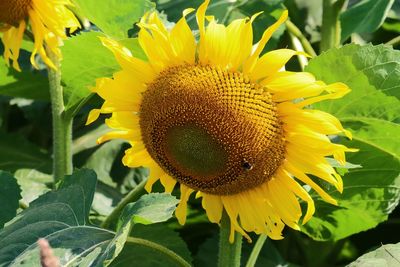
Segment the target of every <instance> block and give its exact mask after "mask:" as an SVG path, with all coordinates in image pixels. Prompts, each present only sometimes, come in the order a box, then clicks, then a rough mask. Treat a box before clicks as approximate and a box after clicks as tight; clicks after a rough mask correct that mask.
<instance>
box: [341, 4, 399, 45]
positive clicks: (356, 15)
mask: <svg viewBox="0 0 400 267" xmlns="http://www.w3.org/2000/svg"><path fill="white" fill-rule="evenodd" d="M393 3H394V0H363V1H360V2H359V3H357V4H356V5H354V6H352V7H351V8H349V9H348V10H346V11H345V12H343V14H342V15H341V16H340V22H341V27H342V32H341V34H342V37H341V39H342V41H346V39H347V38H348V37H349V36H350V35H351V34H352V33H371V32H374V31H375V30H376V29H378V28H379V26H381V25H382V23H383V21H384V20H385V18H386V16H387V15H388V12H389V10H390V8H391V7H392V5H393Z"/></svg>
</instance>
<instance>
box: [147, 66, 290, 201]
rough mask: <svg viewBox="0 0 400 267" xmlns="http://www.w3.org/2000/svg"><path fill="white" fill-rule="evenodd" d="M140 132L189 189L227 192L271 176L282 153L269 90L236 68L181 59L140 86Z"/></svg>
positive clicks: (151, 151) (163, 164)
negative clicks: (223, 68) (232, 69)
mask: <svg viewBox="0 0 400 267" xmlns="http://www.w3.org/2000/svg"><path fill="white" fill-rule="evenodd" d="M140 128H141V133H142V139H143V142H144V144H145V146H146V149H147V150H148V152H149V154H150V155H151V157H152V158H153V159H154V160H155V161H156V162H157V163H158V164H159V165H160V166H161V167H162V168H163V169H164V171H165V172H167V173H168V174H169V175H171V176H172V177H173V178H175V179H176V180H178V181H179V182H181V183H183V184H185V185H187V186H189V187H190V188H192V189H195V190H200V191H202V192H206V193H210V194H216V195H230V194H236V193H238V192H242V191H244V190H247V189H250V188H254V187H256V186H258V185H260V184H261V183H263V182H265V181H267V180H269V179H271V177H272V175H273V174H274V173H275V172H276V170H277V169H278V168H279V166H280V165H281V163H282V160H283V159H284V156H285V141H284V138H283V130H282V126H281V122H280V120H279V118H278V116H277V112H276V106H275V103H274V102H273V101H272V98H271V95H270V94H269V93H268V92H266V91H265V90H264V89H263V88H262V87H261V86H259V85H258V84H256V83H253V82H251V81H250V80H249V79H248V78H246V77H245V76H244V75H243V74H241V73H239V72H229V71H226V70H221V69H219V68H216V67H210V66H200V65H183V66H176V67H171V68H168V69H166V70H165V71H163V72H161V73H160V74H159V76H158V77H157V78H156V79H155V80H154V81H153V82H152V83H150V84H148V88H147V90H146V91H145V92H144V93H143V101H142V104H141V110H140Z"/></svg>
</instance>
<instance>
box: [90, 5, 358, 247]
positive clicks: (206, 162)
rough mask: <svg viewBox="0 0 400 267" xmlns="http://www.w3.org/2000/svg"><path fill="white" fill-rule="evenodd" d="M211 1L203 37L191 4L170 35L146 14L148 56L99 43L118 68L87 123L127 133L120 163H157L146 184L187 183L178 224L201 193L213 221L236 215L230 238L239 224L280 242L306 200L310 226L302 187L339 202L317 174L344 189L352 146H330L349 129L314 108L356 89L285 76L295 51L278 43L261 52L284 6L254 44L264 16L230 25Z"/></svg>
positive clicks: (202, 15) (103, 83) (142, 37)
mask: <svg viewBox="0 0 400 267" xmlns="http://www.w3.org/2000/svg"><path fill="white" fill-rule="evenodd" d="M208 3H209V1H208V0H206V1H205V2H204V3H203V4H202V5H201V6H200V7H199V8H198V10H197V13H196V18H197V24H198V29H199V35H200V37H199V41H198V42H197V41H196V39H195V37H194V36H193V34H192V31H191V29H190V27H189V26H188V24H187V22H186V19H185V17H186V16H187V15H188V14H189V13H191V12H193V11H194V9H186V10H185V11H184V12H183V17H182V18H181V19H180V20H179V21H178V22H177V23H176V25H175V26H174V27H173V28H172V29H171V30H167V29H166V28H165V27H164V25H163V23H162V22H161V20H160V19H159V17H158V16H157V14H156V13H154V12H153V13H148V14H146V15H145V16H144V17H143V18H142V19H141V21H140V23H138V25H139V27H140V28H141V29H140V31H139V36H138V40H139V43H140V45H141V47H142V49H143V50H144V52H145V54H146V56H147V59H148V60H147V61H144V60H141V59H138V58H136V57H133V56H132V55H131V53H130V52H129V50H128V49H126V48H125V47H123V46H121V45H120V44H119V43H118V42H116V41H113V40H110V39H107V38H102V42H103V44H104V45H105V46H106V47H108V48H109V49H110V50H111V51H112V52H113V53H114V55H115V57H116V59H117V60H118V62H119V64H120V66H121V70H120V71H119V72H117V73H115V74H114V75H113V78H100V79H98V80H97V81H96V86H95V88H93V91H94V92H95V93H97V94H98V95H100V97H102V98H103V99H104V100H105V102H104V104H103V105H102V107H101V109H93V110H92V111H91V112H90V114H89V116H88V121H87V123H91V122H93V121H94V120H96V119H97V118H98V117H99V115H100V113H111V114H112V115H111V117H110V118H108V119H106V124H107V125H108V126H109V127H110V128H113V129H115V130H116V131H112V132H109V133H107V134H105V135H104V136H102V137H101V138H100V139H99V140H98V142H99V143H101V142H105V141H107V140H110V139H113V138H122V139H125V140H128V141H129V142H130V144H131V146H132V147H131V148H129V149H127V150H126V151H125V156H124V158H123V163H124V164H125V165H126V166H129V167H139V166H145V167H148V168H149V169H150V175H149V178H148V181H147V184H146V187H145V188H146V190H147V191H149V192H150V191H151V190H152V185H153V184H154V183H155V182H156V181H158V180H160V182H161V184H162V185H163V186H164V187H165V191H166V192H172V190H173V189H174V187H175V185H176V184H177V183H178V184H179V185H180V192H181V197H180V203H179V205H178V207H177V209H176V212H175V214H176V217H177V218H178V221H179V222H180V223H181V224H184V223H185V220H186V210H187V201H188V199H189V197H190V195H191V194H192V193H193V192H195V191H197V193H196V197H198V198H200V197H201V198H202V206H203V208H204V209H205V211H206V213H207V216H208V218H209V220H210V221H211V222H214V223H219V222H220V220H221V216H222V213H223V212H226V213H227V214H228V216H229V218H230V221H231V234H230V241H231V242H232V241H233V238H234V233H235V231H237V232H240V233H241V234H242V235H243V236H245V237H246V238H249V237H248V235H247V232H255V233H258V234H260V233H263V234H266V235H268V236H269V237H271V238H273V239H281V238H282V229H283V228H284V226H285V225H288V226H289V227H291V228H293V229H299V220H300V219H301V217H302V209H301V207H300V204H299V200H303V201H305V202H306V203H307V210H306V212H305V216H304V217H303V219H302V223H303V224H304V223H305V222H307V221H308V220H309V219H310V218H311V217H312V215H313V213H314V210H315V207H314V202H313V199H312V198H311V197H310V194H309V193H308V192H307V190H305V188H304V187H303V186H302V185H309V187H311V188H312V189H314V190H315V191H316V192H317V193H318V194H319V195H320V196H321V198H322V199H324V200H325V201H327V202H329V203H332V204H334V205H335V204H337V203H336V201H335V199H333V198H332V197H331V196H330V195H329V194H327V193H326V192H325V191H324V189H323V188H322V187H321V186H320V185H319V184H318V183H317V182H315V181H314V180H313V179H316V178H319V179H322V180H324V181H326V182H327V183H329V184H331V185H333V186H334V187H335V188H336V189H337V190H338V191H340V192H341V191H342V189H343V183H342V179H341V177H340V176H339V175H338V174H337V173H336V171H335V169H334V168H333V167H332V166H331V165H330V164H329V163H328V161H327V157H328V156H333V157H334V158H335V159H336V160H337V161H338V162H340V163H341V164H344V163H345V152H347V151H352V150H351V149H349V148H347V147H345V146H344V145H340V144H335V143H332V142H331V141H330V138H329V137H328V135H337V134H344V135H346V136H347V137H349V138H350V137H351V135H350V133H349V132H348V131H346V130H344V129H343V127H342V125H341V124H340V122H339V121H338V120H337V119H336V118H335V117H334V116H332V115H330V114H328V113H325V112H322V111H319V110H314V109H310V108H309V106H310V105H312V104H313V103H316V102H319V101H323V100H327V99H337V98H341V97H342V96H344V95H345V94H347V93H348V92H349V88H348V87H347V86H346V85H345V84H343V83H334V84H330V85H327V84H325V83H323V82H322V81H316V80H315V78H314V77H313V76H312V75H311V74H309V73H305V72H289V71H283V70H282V69H283V67H284V65H285V64H286V62H287V61H288V60H289V59H290V58H291V57H292V56H294V55H297V54H299V52H296V51H293V50H290V49H279V50H274V51H271V52H268V53H266V54H264V55H262V56H261V52H262V50H263V49H264V47H265V45H266V43H267V42H268V40H269V39H270V38H271V36H272V34H273V32H274V31H275V30H276V29H277V28H278V27H279V26H280V25H281V24H282V23H283V22H284V21H285V20H286V19H287V16H288V13H287V11H284V12H283V14H282V15H281V17H280V18H279V19H278V21H277V22H276V23H275V24H273V25H272V26H270V27H269V28H268V29H267V30H265V32H264V34H263V35H262V37H261V39H260V40H259V42H258V43H257V44H256V45H255V46H254V47H253V44H252V41H253V33H252V22H253V21H254V20H255V19H256V17H257V14H256V15H254V16H252V17H251V18H245V19H237V20H234V21H233V22H231V23H230V24H229V25H228V26H224V25H222V24H219V23H217V22H216V20H215V19H214V18H213V17H210V16H206V9H207V6H208ZM206 21H207V23H206ZM205 24H207V25H205ZM310 175H312V177H313V179H312V178H311V177H310ZM315 177H316V178H315ZM224 210H225V211H224Z"/></svg>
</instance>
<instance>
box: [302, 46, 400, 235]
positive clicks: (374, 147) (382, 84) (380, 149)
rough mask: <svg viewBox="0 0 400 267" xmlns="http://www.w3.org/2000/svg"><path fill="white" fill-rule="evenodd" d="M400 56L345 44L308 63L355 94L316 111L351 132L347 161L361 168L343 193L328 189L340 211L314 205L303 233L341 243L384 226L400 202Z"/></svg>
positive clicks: (349, 176)
mask: <svg viewBox="0 0 400 267" xmlns="http://www.w3.org/2000/svg"><path fill="white" fill-rule="evenodd" d="M399 62H400V52H399V51H394V50H393V49H392V48H390V47H387V46H382V45H381V46H375V47H374V46H372V45H366V46H362V47H361V46H358V45H347V46H345V47H343V48H340V49H333V50H330V51H328V52H326V53H324V54H322V55H321V56H319V57H317V58H315V59H313V60H311V61H310V64H309V65H308V67H307V68H306V70H307V71H309V72H311V73H313V74H314V75H315V76H316V77H317V78H318V79H321V80H323V81H325V82H327V83H332V82H339V81H340V82H344V83H346V84H347V85H348V86H349V87H350V88H351V89H352V91H351V93H349V94H348V95H346V96H344V97H343V98H341V99H338V100H332V101H325V102H322V103H320V104H318V105H315V108H317V109H321V110H324V111H327V112H329V113H331V114H333V115H335V116H336V117H338V118H339V119H340V120H341V121H342V123H343V125H344V127H345V128H347V129H349V130H350V131H351V132H352V133H353V141H346V140H343V141H344V143H345V144H346V145H347V146H348V147H353V148H358V149H360V151H359V152H357V153H349V154H348V161H349V162H351V163H353V164H358V165H361V166H362V168H356V169H350V170H349V172H348V173H347V174H346V175H345V176H344V190H343V194H339V193H338V192H336V191H335V190H333V189H332V190H329V191H330V192H329V193H330V194H332V195H333V197H334V198H336V199H338V202H339V207H334V206H332V205H330V204H327V203H324V202H323V201H321V200H317V201H316V205H317V212H316V214H315V216H314V217H313V219H311V221H310V222H309V223H307V224H306V225H304V227H303V231H304V232H305V233H307V234H308V235H310V236H311V237H313V238H314V239H318V240H337V239H341V238H344V237H347V236H349V235H352V234H355V233H358V232H361V231H365V230H368V229H371V228H373V227H375V226H376V225H377V224H378V223H380V222H382V221H385V220H386V219H387V217H388V214H389V213H390V212H391V211H393V209H394V208H395V207H396V205H397V204H398V202H399V199H400V178H399V173H400V161H399V160H400V139H399V138H398V136H400V126H399V124H398V122H399V114H400V100H399V99H400V75H399V73H400V63H399Z"/></svg>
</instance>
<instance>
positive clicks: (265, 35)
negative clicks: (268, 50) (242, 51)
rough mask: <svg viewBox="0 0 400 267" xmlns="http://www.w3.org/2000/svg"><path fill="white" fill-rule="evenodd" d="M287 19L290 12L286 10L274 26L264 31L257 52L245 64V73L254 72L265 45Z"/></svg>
mask: <svg viewBox="0 0 400 267" xmlns="http://www.w3.org/2000/svg"><path fill="white" fill-rule="evenodd" d="M287 17H288V11H287V10H285V11H283V12H282V15H281V17H280V18H279V19H278V21H277V22H275V23H274V24H272V26H270V27H268V29H266V30H265V31H264V33H263V36H262V37H261V40H260V41H259V42H258V44H257V46H256V50H255V51H254V53H253V54H252V55H251V56H250V57H249V59H248V60H247V61H246V63H245V64H244V67H243V72H244V73H246V74H249V73H251V72H253V69H254V67H255V65H256V63H257V60H258V57H259V56H260V54H261V52H262V50H263V49H264V47H265V45H266V44H267V42H268V41H269V39H270V38H271V36H272V34H273V33H274V32H275V31H276V30H277V29H278V28H279V26H280V25H281V24H282V23H284V22H285V21H286V19H287Z"/></svg>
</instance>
